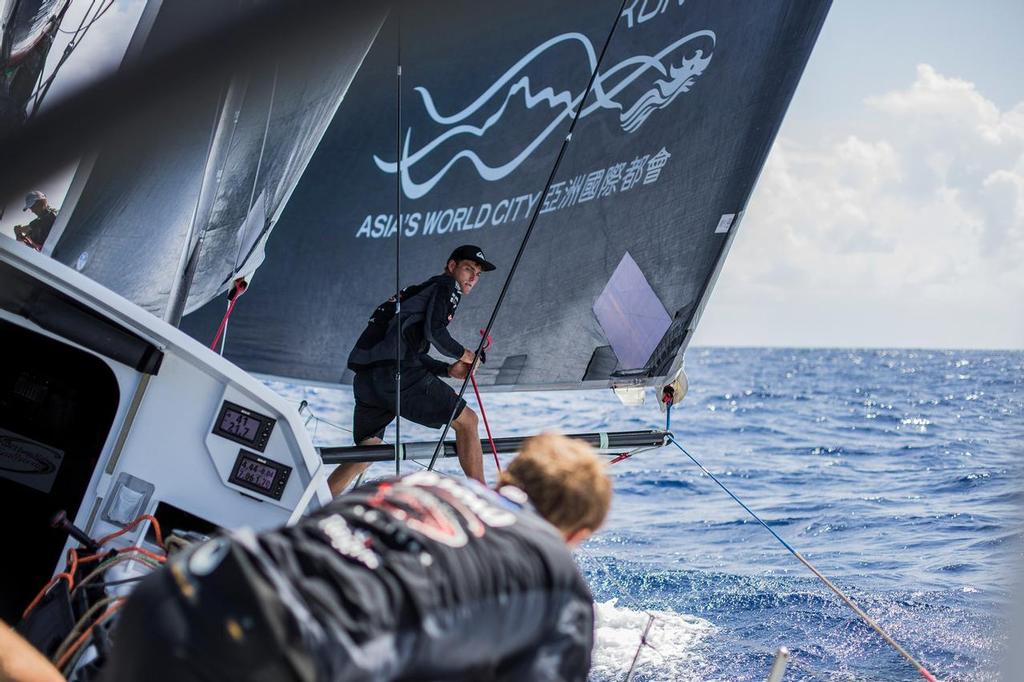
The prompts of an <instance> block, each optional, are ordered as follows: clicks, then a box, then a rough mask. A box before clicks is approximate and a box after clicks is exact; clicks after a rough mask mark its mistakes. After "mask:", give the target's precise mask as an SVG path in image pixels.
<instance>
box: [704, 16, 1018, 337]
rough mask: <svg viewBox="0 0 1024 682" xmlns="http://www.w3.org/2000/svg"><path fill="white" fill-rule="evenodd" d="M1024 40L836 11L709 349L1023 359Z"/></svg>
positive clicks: (742, 243)
mask: <svg viewBox="0 0 1024 682" xmlns="http://www.w3.org/2000/svg"><path fill="white" fill-rule="evenodd" d="M1022 27H1024V2H1019V1H1016V0H1015V1H1012V2H1011V1H1008V0H1006V1H998V2H997V1H992V2H983V3H965V2H948V1H945V0H942V1H936V0H933V1H931V2H921V1H916V2H910V1H906V0H904V1H895V2H894V1H887V2H881V1H879V0H856V1H854V0H837V2H835V4H834V5H833V8H832V11H831V13H830V15H829V18H828V20H827V21H826V24H825V27H824V29H823V31H822V33H821V36H820V38H819V41H818V44H817V46H816V48H815V51H814V53H813V54H812V56H811V60H810V63H809V64H808V67H807V70H806V72H805V74H804V78H803V80H802V82H801V84H800V86H799V89H798V90H797V94H796V96H795V98H794V100H793V102H792V104H791V106H790V109H789V112H788V115H787V118H786V120H785V122H784V124H783V127H782V130H781V132H780V134H779V138H778V139H777V141H776V144H775V147H774V148H773V150H772V153H771V155H770V156H769V160H768V163H767V164H766V167H765V170H764V172H763V174H762V176H761V179H760V181H759V183H758V187H757V189H756V190H755V193H754V196H753V197H752V199H751V201H750V204H749V205H748V209H747V214H746V216H745V218H744V220H743V223H742V225H741V228H740V233H739V234H738V235H737V237H736V243H735V245H734V247H733V251H732V253H731V254H730V257H729V259H728V260H727V262H726V265H725V268H724V269H723V272H722V275H721V278H720V279H719V283H718V287H717V289H716V291H715V293H714V295H713V296H712V298H711V302H710V304H709V305H708V308H707V310H706V312H705V314H704V318H703V320H702V323H701V326H700V328H699V329H698V332H697V336H696V338H695V339H694V343H695V344H704V345H754V346H758V345H774V346H876V347H943V348H1024V305H1022V303H1024V75H1022V71H1021V67H1022V65H1024V41H1022V40H1021V36H1020V33H1021V28H1022Z"/></svg>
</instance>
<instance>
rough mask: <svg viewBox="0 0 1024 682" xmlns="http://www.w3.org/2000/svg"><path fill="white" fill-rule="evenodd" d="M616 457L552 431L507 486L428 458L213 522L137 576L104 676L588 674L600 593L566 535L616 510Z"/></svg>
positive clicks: (529, 449) (542, 679) (284, 679)
mask: <svg viewBox="0 0 1024 682" xmlns="http://www.w3.org/2000/svg"><path fill="white" fill-rule="evenodd" d="M605 468H606V467H605V464H604V463H603V462H601V461H600V460H599V459H598V457H597V456H596V455H595V454H594V452H593V450H592V449H591V448H590V446H588V445H586V444H584V443H581V442H579V441H575V440H571V439H569V438H566V437H564V436H557V435H552V434H545V435H541V436H538V437H536V438H533V439H530V440H529V441H527V443H526V444H525V445H524V447H523V450H522V452H521V453H520V454H519V456H518V457H516V458H515V459H514V460H513V461H512V462H511V463H509V466H508V467H507V468H506V469H505V471H503V472H502V473H501V478H500V481H499V484H498V488H497V490H496V491H491V490H488V489H487V488H485V487H484V486H482V485H480V484H478V483H476V482H475V481H466V480H456V479H454V478H449V477H446V476H443V475H440V474H437V473H435V472H432V471H419V472H416V473H414V474H411V475H409V476H406V477H404V478H396V479H386V480H383V481H378V482H376V483H374V484H372V485H366V486H362V487H360V488H357V489H356V490H355V491H353V492H351V493H348V494H345V495H342V496H341V497H339V498H337V499H335V500H334V501H333V502H331V503H330V504H328V505H327V506H326V507H324V508H323V509H320V510H319V511H316V512H314V513H313V514H311V515H309V516H307V517H305V518H303V519H301V520H300V521H299V522H298V523H297V524H296V525H294V526H291V527H285V528H280V529H278V530H274V531H267V532H261V533H259V534H256V533H253V532H251V531H237V532H232V533H228V534H226V535H224V536H221V537H219V538H215V539H213V540H211V541H209V542H207V543H204V544H202V545H199V546H198V547H196V548H192V549H190V550H188V551H186V552H182V553H181V554H178V555H177V556H174V557H172V558H171V559H169V560H168V562H167V567H166V568H164V569H161V570H159V571H158V572H156V573H155V574H154V575H151V576H149V577H147V578H146V579H145V580H144V581H143V582H142V583H141V584H140V585H139V587H137V588H136V589H135V591H134V592H133V593H132V595H131V596H130V597H129V599H128V602H127V605H126V606H125V607H124V609H123V610H122V614H123V615H122V616H121V617H120V618H121V620H120V622H119V623H117V624H115V626H114V630H113V633H112V639H113V652H112V654H111V658H110V660H108V661H107V663H106V666H105V669H104V672H103V674H102V675H101V680H103V681H104V682H138V681H139V680H146V681H147V682H163V681H167V682H170V681H171V680H173V681H174V682H199V681H200V680H203V681H206V680H224V681H226V682H231V681H234V680H239V681H241V680H275V681H278V682H292V681H298V680H302V681H303V682H312V681H313V680H325V681H326V680H332V681H333V682H347V681H350V680H351V681H355V680H359V681H360V682H363V681H367V682H387V681H389V680H407V681H412V680H490V681H491V682H521V681H523V680H529V681H530V682H556V681H558V682H584V680H586V679H587V673H588V671H589V669H590V660H591V649H592V647H593V643H594V610H593V598H592V597H591V594H590V591H589V589H588V588H587V585H586V583H585V582H584V581H583V578H582V577H581V576H580V574H579V572H578V571H577V569H576V565H575V562H574V561H573V558H572V553H571V551H570V549H571V548H572V547H574V546H575V545H577V544H578V543H580V542H582V541H583V540H585V539H586V538H587V537H589V536H590V534H591V533H593V532H594V531H595V530H597V529H598V528H599V527H600V526H601V524H602V523H603V522H604V518H605V515H606V514H607V512H608V507H609V503H610V500H611V492H612V491H611V482H610V481H609V479H608V475H607V473H606V472H605Z"/></svg>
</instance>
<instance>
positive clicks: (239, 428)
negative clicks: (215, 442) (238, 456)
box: [219, 408, 263, 443]
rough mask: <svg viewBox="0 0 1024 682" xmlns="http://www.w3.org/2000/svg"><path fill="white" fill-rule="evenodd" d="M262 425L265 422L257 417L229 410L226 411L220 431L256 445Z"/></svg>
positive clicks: (221, 421)
mask: <svg viewBox="0 0 1024 682" xmlns="http://www.w3.org/2000/svg"><path fill="white" fill-rule="evenodd" d="M262 425H263V421H262V420H260V419H257V418H256V417H250V416H249V415H247V414H243V413H242V412H240V411H238V410H233V409H231V408H227V409H225V410H224V416H223V417H221V420H220V427H219V429H220V430H221V431H223V432H224V433H228V434H231V435H232V436H235V437H236V438H242V439H243V440H247V441H249V442H250V443H255V442H256V439H257V437H258V436H259V432H260V426H262Z"/></svg>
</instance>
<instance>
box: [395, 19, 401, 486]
mask: <svg viewBox="0 0 1024 682" xmlns="http://www.w3.org/2000/svg"><path fill="white" fill-rule="evenodd" d="M395 25H396V29H395V31H396V34H397V43H398V46H397V50H396V58H395V60H396V62H397V66H398V68H397V69H396V79H395V95H396V100H397V104H398V106H397V107H396V111H397V115H396V127H395V150H396V151H397V152H398V155H397V157H396V158H397V159H398V172H397V173H395V220H396V221H397V230H396V231H395V322H396V323H397V324H398V333H397V334H395V476H401V475H402V458H401V454H400V453H401V449H402V15H401V14H400V13H399V12H396V13H395Z"/></svg>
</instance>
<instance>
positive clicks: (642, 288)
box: [594, 253, 672, 369]
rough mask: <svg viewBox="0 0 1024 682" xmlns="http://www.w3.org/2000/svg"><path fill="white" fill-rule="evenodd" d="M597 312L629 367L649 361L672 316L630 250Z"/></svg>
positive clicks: (613, 345)
mask: <svg viewBox="0 0 1024 682" xmlns="http://www.w3.org/2000/svg"><path fill="white" fill-rule="evenodd" d="M594 315H595V316H596V317H597V320H598V322H599V323H600V324H601V329H603V330H604V333H605V336H606V337H608V342H609V344H610V345H611V347H612V350H614V351H615V355H616V357H618V358H619V362H620V365H621V366H622V367H623V368H626V369H638V368H641V367H644V366H645V365H646V364H647V360H648V359H649V358H650V357H651V353H653V352H654V349H655V348H656V347H657V346H658V342H659V341H661V338H662V337H663V336H664V335H665V332H666V331H668V328H669V325H671V324H672V319H671V318H670V317H669V315H668V311H666V310H665V306H664V305H662V303H661V301H660V300H659V299H658V295H657V294H656V293H654V289H652V288H651V285H650V283H649V282H648V281H647V278H646V277H644V273H643V272H641V271H640V266H638V265H637V264H636V261H635V260H633V257H632V256H630V255H629V253H626V255H624V256H623V257H622V260H621V261H619V265H618V267H616V268H615V272H614V273H612V276H611V278H610V279H609V280H608V283H607V284H606V285H605V287H604V291H602V292H601V295H600V296H598V297H597V301H596V302H595V303H594Z"/></svg>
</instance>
